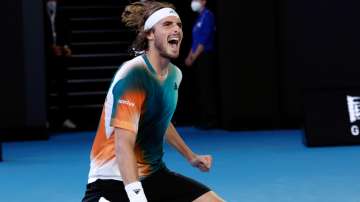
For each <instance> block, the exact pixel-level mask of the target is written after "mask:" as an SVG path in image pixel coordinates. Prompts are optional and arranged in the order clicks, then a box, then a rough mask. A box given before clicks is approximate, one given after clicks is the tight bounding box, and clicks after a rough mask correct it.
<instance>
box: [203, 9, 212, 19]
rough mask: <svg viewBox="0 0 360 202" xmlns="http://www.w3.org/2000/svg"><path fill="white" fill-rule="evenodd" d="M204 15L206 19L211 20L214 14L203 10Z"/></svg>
mask: <svg viewBox="0 0 360 202" xmlns="http://www.w3.org/2000/svg"><path fill="white" fill-rule="evenodd" d="M204 15H205V16H206V17H207V18H211V19H213V18H214V13H213V12H211V11H210V10H209V9H207V8H206V9H205V11H204Z"/></svg>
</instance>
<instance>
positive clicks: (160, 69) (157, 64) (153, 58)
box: [146, 49, 170, 77]
mask: <svg viewBox="0 0 360 202" xmlns="http://www.w3.org/2000/svg"><path fill="white" fill-rule="evenodd" d="M146 55H147V57H148V59H149V62H150V64H151V65H152V66H153V68H154V69H155V71H156V74H157V75H158V76H160V77H161V76H165V75H166V74H167V73H168V69H169V63H170V59H168V58H164V57H162V56H161V55H160V53H159V52H157V51H152V50H151V49H150V50H148V51H146Z"/></svg>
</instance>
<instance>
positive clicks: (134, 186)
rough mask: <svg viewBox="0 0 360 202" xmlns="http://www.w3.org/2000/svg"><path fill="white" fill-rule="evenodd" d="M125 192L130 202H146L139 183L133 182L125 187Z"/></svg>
mask: <svg viewBox="0 0 360 202" xmlns="http://www.w3.org/2000/svg"><path fill="white" fill-rule="evenodd" d="M125 191H126V194H127V196H128V198H129V200H130V202H147V199H146V196H145V193H144V189H143V187H142V185H141V182H139V181H135V182H132V183H130V184H127V185H125Z"/></svg>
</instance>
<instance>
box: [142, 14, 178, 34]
mask: <svg viewBox="0 0 360 202" xmlns="http://www.w3.org/2000/svg"><path fill="white" fill-rule="evenodd" d="M169 16H176V17H178V18H180V17H179V15H178V14H177V13H176V11H175V10H174V9H172V8H162V9H159V10H157V11H155V12H154V13H153V14H151V15H150V17H148V19H147V20H146V21H145V25H144V30H145V31H147V30H149V29H151V28H152V27H153V26H154V25H155V24H156V23H158V22H159V21H160V20H162V19H164V18H166V17H169Z"/></svg>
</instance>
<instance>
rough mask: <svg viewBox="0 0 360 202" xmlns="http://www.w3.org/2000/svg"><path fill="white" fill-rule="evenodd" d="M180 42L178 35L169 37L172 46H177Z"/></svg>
mask: <svg viewBox="0 0 360 202" xmlns="http://www.w3.org/2000/svg"><path fill="white" fill-rule="evenodd" d="M179 42H180V39H179V37H178V36H171V37H169V39H168V43H169V44H170V45H171V46H177V45H179Z"/></svg>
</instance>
